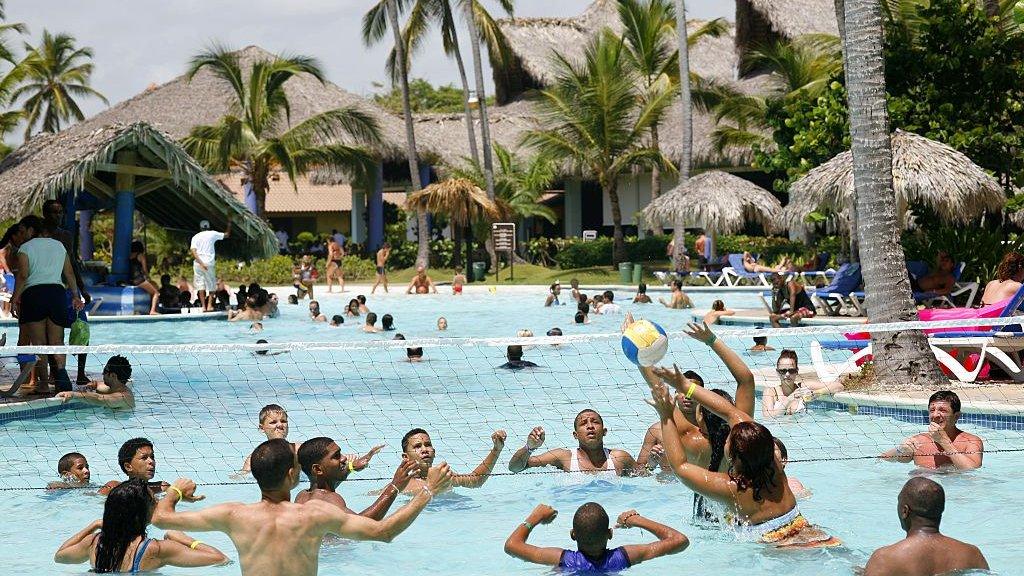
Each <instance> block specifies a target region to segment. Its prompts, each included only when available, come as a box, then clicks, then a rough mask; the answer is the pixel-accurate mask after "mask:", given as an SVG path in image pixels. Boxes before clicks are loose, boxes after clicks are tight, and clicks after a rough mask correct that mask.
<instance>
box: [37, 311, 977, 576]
mask: <svg viewBox="0 0 1024 576" xmlns="http://www.w3.org/2000/svg"><path fill="white" fill-rule="evenodd" d="M687 333H688V334H689V335H690V336H691V337H692V338H694V339H696V340H698V341H700V342H702V343H704V344H705V345H707V346H709V347H710V348H711V350H712V351H713V352H714V353H715V354H716V355H717V356H718V357H719V358H720V359H721V361H722V362H723V363H724V364H725V366H726V367H727V369H728V370H729V371H730V373H731V374H732V376H733V378H734V380H735V381H736V392H735V398H734V397H733V396H732V395H730V394H729V393H728V392H725V391H724V390H720V389H713V390H709V389H707V388H706V387H705V385H704V382H703V380H702V379H701V378H700V376H699V374H696V373H694V372H690V371H687V372H681V371H680V370H679V369H678V368H676V367H673V368H658V367H646V368H641V369H640V372H641V375H642V376H643V378H644V379H645V381H646V382H647V383H648V385H649V388H650V391H651V399H650V400H649V401H648V402H649V403H650V404H651V405H652V406H653V407H654V408H655V410H656V412H657V415H658V420H657V421H656V422H655V423H654V424H653V425H652V426H651V427H650V429H649V430H648V435H647V437H646V438H645V441H644V446H643V447H642V448H641V451H640V453H639V455H638V457H637V458H636V459H634V458H633V456H632V455H631V454H630V453H629V452H628V451H626V450H622V449H615V448H607V447H605V445H604V437H605V435H606V433H607V429H606V428H605V425H604V420H603V418H602V417H601V415H600V414H599V413H597V412H596V411H595V410H592V409H584V410H582V411H580V412H579V414H577V416H576V418H575V419H574V423H573V436H574V438H575V439H576V441H577V443H578V445H577V446H576V447H573V448H571V449H566V448H554V449H550V450H547V451H545V452H541V453H538V450H539V449H540V448H541V447H542V446H543V445H544V441H545V430H544V429H543V428H542V427H535V428H533V429H532V430H530V431H529V433H528V434H527V437H526V441H525V443H524V445H523V446H522V447H521V448H519V449H518V450H516V451H515V452H514V453H513V454H512V456H511V458H510V460H509V462H508V469H509V470H510V471H511V472H513V473H515V472H520V471H522V470H525V469H527V468H533V467H554V468H556V469H559V470H562V471H565V472H567V473H572V474H578V475H596V476H601V475H609V476H623V475H648V474H651V473H653V472H654V471H655V470H657V468H659V467H660V468H661V469H662V470H663V471H666V472H667V471H671V472H672V473H674V474H675V475H676V476H678V477H679V478H680V479H681V480H682V482H683V483H684V484H686V485H687V486H688V487H689V488H690V489H692V490H693V491H694V494H695V496H694V516H695V518H697V519H699V520H702V521H711V522H715V523H719V524H722V525H730V526H732V528H733V529H735V530H737V531H739V532H740V533H741V534H743V535H744V536H746V537H749V538H750V539H753V540H757V541H760V542H763V543H765V544H767V545H771V546H774V547H779V548H794V547H795V548H804V547H822V546H835V545H839V544H840V542H839V540H838V539H836V538H834V537H833V536H831V535H829V534H828V533H826V532H825V531H823V530H822V529H820V528H818V527H816V526H814V525H813V524H812V523H810V522H809V521H808V520H807V519H806V518H805V517H804V516H803V515H802V513H801V512H800V510H799V507H798V506H797V498H798V496H806V494H807V493H808V491H807V490H806V489H805V488H803V486H802V485H800V483H799V482H797V481H795V480H794V479H792V478H790V477H788V476H787V474H786V471H785V466H786V460H787V452H786V450H785V445H784V444H783V443H782V441H781V440H779V439H778V438H776V437H774V436H773V435H772V434H771V432H770V430H769V429H768V428H767V427H765V426H764V425H763V424H761V423H758V422H756V421H755V420H754V419H753V411H754V377H753V374H752V373H751V371H750V369H749V368H748V367H747V366H746V365H745V364H744V363H743V361H742V360H741V359H740V357H739V355H738V354H736V353H735V352H734V351H733V350H731V349H730V348H729V347H728V346H726V345H725V344H724V343H723V342H722V341H721V340H719V339H718V338H717V337H716V336H715V334H714V333H713V332H712V331H711V330H710V329H709V328H708V327H707V326H706V325H696V324H691V325H690V326H689V330H688V332H687ZM112 361H113V359H112ZM510 361H511V358H510ZM119 363H120V361H116V362H114V364H113V366H114V367H115V368H116V367H117V366H119V365H120V364H119ZM116 369H117V370H121V369H120V368H116ZM122 376H124V372H123V370H122V371H121V373H120V374H117V375H115V377H116V379H118V380H120V379H121V378H122ZM112 383H113V382H112ZM959 416H960V403H959V399H958V398H957V397H956V394H955V393H953V392H949V391H942V392H938V393H936V394H934V395H933V396H932V397H931V399H930V401H929V420H930V426H929V430H928V431H927V432H925V433H922V434H918V435H915V436H913V437H911V438H908V439H907V440H905V441H904V442H903V443H901V444H900V445H899V446H898V447H896V448H894V449H892V450H889V451H887V452H885V453H884V454H882V455H881V456H880V457H881V458H884V459H889V460H896V461H911V460H913V461H914V462H915V463H916V464H917V465H918V466H922V467H927V468H942V467H953V468H959V469H963V468H974V467H978V466H980V465H981V463H982V452H983V449H984V448H983V444H982V441H981V439H980V438H978V437H977V436H974V435H971V434H969V433H967V432H964V431H962V430H959V429H958V428H957V426H956V423H957V419H958V418H959ZM259 427H260V430H261V431H262V432H263V433H264V434H265V435H266V437H267V441H266V442H264V443H262V444H260V445H259V446H258V447H257V448H256V449H255V450H254V451H253V452H252V454H251V455H250V457H249V458H248V459H247V463H248V468H249V470H251V473H252V475H253V477H254V478H255V480H256V482H257V484H258V485H259V487H260V490H261V494H262V499H261V501H260V502H259V503H256V504H241V503H231V504H219V505H216V506H212V507H209V508H206V509H204V510H199V511H194V512H178V511H176V505H177V504H178V502H180V501H182V500H185V501H187V502H194V501H197V500H200V499H202V497H201V496H199V495H197V494H196V486H195V483H194V482H192V481H191V480H188V479H179V480H177V481H175V482H174V483H170V484H167V483H163V482H158V481H155V480H154V477H155V473H156V456H155V453H154V450H153V445H152V443H150V442H149V441H147V440H145V439H133V440H130V441H129V442H126V443H125V445H124V446H122V449H121V450H120V451H119V454H118V463H119V466H120V468H121V470H122V471H123V472H124V473H125V474H126V475H127V476H128V479H129V480H128V481H127V482H117V481H112V482H109V483H107V484H106V485H104V486H103V487H102V488H101V490H100V491H101V493H109V495H108V500H107V502H106V504H105V506H106V510H105V513H104V518H103V520H102V521H97V522H94V523H92V524H90V525H89V526H87V527H86V528H85V529H83V530H82V531H81V532H79V533H78V534H76V535H75V536H73V537H72V538H71V539H69V540H68V541H67V542H66V543H65V544H64V545H63V546H62V547H61V549H60V550H59V551H58V553H57V555H56V559H57V560H58V561H60V562H85V561H90V562H91V563H92V564H93V565H94V567H95V568H97V569H99V568H101V560H102V566H103V567H113V568H112V569H114V570H126V569H128V568H131V567H136V566H137V567H141V569H153V568H156V567H159V566H160V565H164V564H175V563H177V564H176V565H191V566H195V565H210V564H216V563H219V562H223V561H224V556H223V554H222V553H220V551H218V550H216V549H213V548H211V547H209V546H208V545H205V544H203V543H202V542H201V541H198V540H196V539H193V538H191V537H189V536H186V535H184V534H183V533H178V532H172V533H169V534H168V536H167V539H165V540H162V541H158V545H157V546H155V547H154V546H152V545H150V544H147V542H150V541H149V540H147V539H146V537H145V525H146V524H147V523H148V521H149V520H150V519H151V520H152V523H153V524H155V525H156V526H158V527H161V528H164V529H168V530H172V531H173V530H190V531H221V532H225V533H227V534H228V535H229V536H230V537H231V539H232V542H233V543H234V544H235V546H236V548H237V549H238V554H239V559H240V562H241V567H242V572H243V574H315V573H316V568H317V555H318V550H319V546H320V542H321V538H322V537H323V536H324V535H325V534H327V533H334V534H338V535H340V536H342V537H347V538H353V539H369V540H381V541H390V540H391V539H393V538H394V537H396V536H397V535H398V534H399V533H400V532H401V531H403V530H404V529H405V528H407V527H408V526H409V525H410V524H411V523H412V522H413V520H414V519H415V518H416V516H417V515H418V514H419V513H420V511H422V509H423V508H424V507H425V506H426V505H427V503H428V502H429V501H430V500H431V499H432V498H433V497H434V496H435V495H436V494H438V493H440V492H443V491H446V490H449V489H451V488H452V487H460V488H474V487H478V486H481V485H483V484H484V483H485V482H486V481H487V479H488V477H489V476H490V475H491V474H492V472H493V469H494V467H495V465H496V463H497V461H498V458H499V456H500V454H501V452H502V451H503V449H504V446H505V443H506V441H507V439H508V436H507V434H506V433H505V431H503V430H496V431H494V432H493V434H492V435H491V437H490V440H491V449H490V450H489V451H488V453H487V454H486V456H485V457H484V459H483V460H482V461H481V463H480V464H479V465H478V466H477V467H476V468H475V469H474V470H473V471H472V472H469V473H466V474H457V473H455V472H453V471H452V470H451V468H450V467H449V466H448V465H447V464H444V463H441V464H435V457H436V452H435V448H434V445H433V444H432V441H431V438H430V434H429V433H428V432H427V431H426V430H424V429H421V428H416V429H413V430H410V431H409V432H407V433H406V434H405V435H404V436H403V438H402V442H401V448H402V464H401V465H400V466H399V467H398V469H397V470H396V471H395V474H394V476H393V478H392V480H391V481H390V482H389V483H388V484H387V485H386V486H385V487H384V488H383V490H381V492H380V494H379V495H378V497H377V499H376V500H375V501H374V503H373V504H371V505H370V506H369V507H368V508H366V509H365V510H363V511H361V512H359V513H358V514H357V513H355V511H353V510H351V509H349V508H348V507H347V505H346V503H345V500H344V498H343V497H342V496H341V495H340V494H338V492H337V488H338V486H339V485H340V483H341V482H342V481H344V480H345V479H346V478H347V477H348V476H349V475H350V474H353V473H356V472H359V471H360V470H362V469H365V468H366V467H367V466H369V465H370V461H371V459H372V458H373V457H374V455H375V454H377V452H378V451H379V450H380V449H381V448H382V446H376V447H374V448H372V449H371V450H370V451H369V452H368V453H367V454H365V455H362V456H358V455H347V454H344V453H343V452H342V450H341V448H340V446H339V445H338V443H337V442H335V441H334V440H332V439H330V438H326V437H318V438H313V439H311V440H307V441H305V442H302V443H292V442H289V441H288V440H287V439H286V437H287V434H288V417H287V413H286V412H285V410H284V409H283V408H282V407H281V406H278V405H269V406H266V407H265V408H264V409H263V410H261V412H260V415H259ZM243 469H245V464H243ZM58 470H59V471H60V473H61V474H62V476H64V478H63V479H62V482H65V483H67V485H72V484H73V483H74V482H76V481H77V482H86V483H87V482H88V481H89V479H90V478H89V472H88V463H87V462H86V461H85V458H84V456H82V455H81V454H69V455H66V456H65V457H64V458H62V459H61V461H60V462H59V463H58ZM300 470H301V471H303V472H305V474H306V476H307V477H308V478H309V479H310V485H309V488H308V489H306V490H303V491H301V492H300V493H299V495H298V496H297V497H296V499H295V501H294V502H293V501H292V498H291V493H292V490H293V489H294V488H295V487H296V485H297V484H298V482H299V471H300ZM55 487H64V486H63V485H61V486H55ZM159 492H163V494H164V496H163V499H162V500H160V501H159V502H157V501H156V500H154V499H153V496H152V493H159ZM400 493H406V494H409V495H411V496H412V498H411V500H410V501H409V502H408V503H407V504H406V505H404V506H403V507H402V508H400V509H399V510H397V511H395V512H394V513H392V514H391V515H390V516H386V514H387V512H388V510H389V509H390V507H391V505H392V504H393V502H394V500H395V499H396V497H397V496H398V495H399V494H400ZM129 502H134V504H131V503H129ZM943 502H944V494H943V493H942V488H941V487H940V486H939V485H938V484H936V483H934V482H933V481H931V480H928V479H926V478H914V479H912V480H911V481H910V482H908V483H907V485H906V486H905V487H904V489H903V491H902V492H901V493H900V496H899V509H898V513H899V517H900V521H901V524H902V525H903V527H904V528H905V529H906V530H907V539H906V540H904V541H902V542H900V543H898V544H896V545H893V546H891V547H887V548H883V549H881V550H879V551H878V552H876V553H875V554H874V555H873V556H872V558H871V560H870V561H869V562H868V565H867V567H866V572H865V573H866V574H868V575H869V576H874V575H879V574H903V573H912V574H936V573H942V572H945V571H949V570H954V569H964V568H986V567H987V564H986V563H985V560H984V557H983V556H982V555H981V553H980V551H978V550H977V548H974V547H972V546H970V545H966V544H963V543H959V542H957V541H955V540H952V539H948V538H946V537H945V536H941V535H939V534H938V524H939V519H940V518H941V513H942V507H943ZM131 506H134V507H135V508H133V509H137V510H138V511H139V513H138V514H136V515H134V516H132V517H133V518H136V520H135V525H136V528H138V526H139V525H140V523H141V529H136V530H134V531H132V530H125V529H124V526H123V524H124V522H125V518H126V517H128V515H127V514H126V510H124V508H125V507H131ZM117 507H120V508H121V509H120V510H118V509H115V508H117ZM721 509H724V510H727V512H726V513H724V514H723V513H721ZM556 514H557V512H556V511H554V510H553V509H552V508H550V507H548V506H546V505H539V506H537V507H536V508H535V509H534V510H533V512H531V514H530V515H529V516H528V517H527V518H526V520H525V521H524V522H523V523H521V524H520V525H519V526H517V527H516V528H515V530H514V531H513V532H512V534H511V535H510V536H509V538H508V539H507V541H506V543H505V551H506V552H507V553H509V554H511V555H513V556H515V557H517V558H521V559H523V560H527V561H531V562H537V563H542V564H549V565H558V566H562V567H563V568H568V569H573V570H580V569H586V570H597V571H615V570H621V569H623V568H626V567H628V566H630V565H632V564H636V563H639V562H641V561H645V560H648V559H652V558H655V557H658V556H661V555H665V554H672V553H676V552H679V551H681V550H683V549H685V548H686V546H687V544H688V540H687V538H686V536H685V535H683V534H681V533H680V532H678V531H676V530H674V529H672V528H670V527H668V526H664V525H662V524H659V523H657V522H654V521H653V520H650V519H647V518H644V517H643V516H641V515H639V514H637V513H636V512H635V511H626V512H623V513H622V514H620V515H619V517H618V521H617V526H619V527H633V526H636V527H640V528H643V529H646V530H648V531H650V532H652V533H653V534H654V535H655V536H656V537H657V538H658V540H657V542H655V543H652V544H647V545H637V546H623V547H618V548H615V549H608V548H607V543H608V539H609V538H610V536H611V532H610V528H611V526H610V519H609V518H610V517H609V516H608V514H607V512H605V510H604V509H603V508H602V507H601V506H600V505H599V504H596V503H587V504H585V505H583V506H581V507H580V508H579V510H577V512H576V515H575V516H574V518H573V531H572V533H571V536H572V537H573V539H574V540H575V541H576V546H577V549H576V550H565V549H561V548H540V547H536V546H533V545H530V544H528V543H527V539H528V536H529V534H530V532H531V531H532V530H533V528H534V527H535V526H537V525H539V524H544V523H548V522H550V521H551V520H552V519H553V518H554V517H555V515H556ZM140 519H141V520H140ZM108 539H110V542H108ZM118 539H119V540H118ZM939 539H941V543H942V544H943V549H942V550H941V551H936V550H933V549H932V548H931V546H932V542H939V541H940V540H939ZM115 540H117V541H116V542H114V541H115ZM168 541H170V543H169V544H166V546H165V544H164V543H165V542H168ZM165 553H166V554H165Z"/></svg>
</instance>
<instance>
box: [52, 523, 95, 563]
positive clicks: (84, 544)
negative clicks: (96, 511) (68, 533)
mask: <svg viewBox="0 0 1024 576" xmlns="http://www.w3.org/2000/svg"><path fill="white" fill-rule="evenodd" d="M102 527H103V521H102V520H94V521H92V522H90V523H89V525H88V526H86V527H85V528H82V529H81V530H79V531H78V532H76V533H75V535H74V536H72V537H71V538H68V539H67V540H65V541H64V543H63V544H61V545H60V548H58V549H57V552H56V553H55V554H54V555H53V561H54V562H56V563H58V564H81V563H82V562H88V561H89V549H90V548H91V547H92V541H93V535H94V534H95V533H96V531H97V530H99V529H100V528H102Z"/></svg>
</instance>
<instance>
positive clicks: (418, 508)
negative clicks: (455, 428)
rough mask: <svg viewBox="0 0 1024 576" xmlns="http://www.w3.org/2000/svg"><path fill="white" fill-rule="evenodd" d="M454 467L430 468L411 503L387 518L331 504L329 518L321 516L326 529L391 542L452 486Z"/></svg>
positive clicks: (328, 531) (345, 536)
mask: <svg viewBox="0 0 1024 576" xmlns="http://www.w3.org/2000/svg"><path fill="white" fill-rule="evenodd" d="M451 485H452V471H451V468H449V467H448V464H445V463H443V462H442V463H441V464H440V465H439V466H434V467H432V468H431V469H430V471H429V472H427V483H426V485H425V486H424V487H423V489H422V490H420V491H419V492H417V493H416V496H414V497H413V499H412V500H410V501H409V503H408V504H406V505H405V506H402V507H401V508H399V509H398V510H396V511H395V512H394V514H392V515H391V516H388V517H387V518H385V519H384V520H381V521H377V520H371V519H369V518H364V517H363V516H357V515H355V514H346V513H345V512H343V511H342V510H340V509H339V508H336V507H334V506H329V508H328V513H327V514H326V518H325V519H323V520H321V527H322V529H323V531H324V533H333V534H337V535H338V536H341V537H343V538H351V539H353V540H376V541H378V542H391V541H392V540H394V539H395V538H396V537H397V536H398V535H399V534H401V533H402V532H404V531H405V529H406V528H408V527H409V526H410V525H412V523H413V520H415V519H416V517H417V516H419V515H420V512H422V511H423V509H424V508H426V507H427V504H429V503H430V500H431V499H433V497H434V494H437V493H440V492H443V491H445V490H448V489H449V488H451Z"/></svg>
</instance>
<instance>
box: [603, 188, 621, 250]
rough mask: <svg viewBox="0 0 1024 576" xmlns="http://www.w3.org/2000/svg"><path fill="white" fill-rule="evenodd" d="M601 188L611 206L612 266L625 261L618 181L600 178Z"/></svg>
mask: <svg viewBox="0 0 1024 576" xmlns="http://www.w3.org/2000/svg"><path fill="white" fill-rule="evenodd" d="M601 188H602V189H603V190H604V193H605V194H606V195H607V196H608V201H609V202H611V205H612V266H618V265H619V262H625V261H626V243H625V240H624V239H623V237H622V209H621V208H620V207H619V179H618V178H610V179H609V178H601Z"/></svg>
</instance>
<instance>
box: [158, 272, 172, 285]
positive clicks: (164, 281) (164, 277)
mask: <svg viewBox="0 0 1024 576" xmlns="http://www.w3.org/2000/svg"><path fill="white" fill-rule="evenodd" d="M160 285H161V286H170V285H171V275H170V274H161V275H160Z"/></svg>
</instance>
